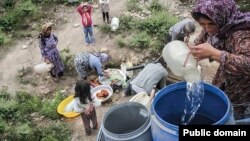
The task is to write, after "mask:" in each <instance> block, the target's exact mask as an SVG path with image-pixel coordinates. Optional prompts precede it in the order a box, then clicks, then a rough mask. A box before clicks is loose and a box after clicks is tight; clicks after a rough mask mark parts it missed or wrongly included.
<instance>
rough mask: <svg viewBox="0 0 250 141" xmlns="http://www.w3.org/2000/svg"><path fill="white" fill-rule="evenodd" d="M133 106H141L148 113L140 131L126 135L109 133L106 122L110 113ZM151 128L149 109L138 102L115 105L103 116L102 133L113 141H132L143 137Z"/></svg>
mask: <svg viewBox="0 0 250 141" xmlns="http://www.w3.org/2000/svg"><path fill="white" fill-rule="evenodd" d="M131 104H132V105H136V106H140V107H141V108H143V109H144V110H146V111H147V120H146V121H145V123H144V124H143V125H142V126H141V127H140V128H138V129H136V130H134V131H132V132H130V133H125V134H115V133H112V132H110V131H108V130H107V129H106V128H105V127H104V121H105V120H106V118H107V117H108V116H109V115H110V113H111V112H112V111H114V109H119V108H120V107H123V106H126V105H129V106H131ZM150 126H151V120H150V113H149V111H148V109H147V108H146V107H145V106H144V105H142V104H140V103H137V102H125V103H122V104H117V105H114V106H112V107H111V108H110V110H109V111H108V112H107V113H106V114H105V115H104V116H103V119H102V125H101V129H102V132H103V133H104V136H107V137H108V138H111V139H120V140H122V138H126V140H128V139H129V140H130V139H133V138H136V137H138V136H140V135H142V134H143V133H145V131H147V130H148V129H149V128H150Z"/></svg>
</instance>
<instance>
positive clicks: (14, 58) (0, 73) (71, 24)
mask: <svg viewBox="0 0 250 141" xmlns="http://www.w3.org/2000/svg"><path fill="white" fill-rule="evenodd" d="M161 1H163V2H164V4H165V5H169V2H168V3H167V0H161ZM110 7H111V12H110V15H111V17H114V16H119V15H121V14H122V13H123V12H125V11H126V0H112V1H111V2H110ZM176 7H177V6H176V5H174V4H172V5H171V10H173V12H174V10H176ZM75 8H76V7H68V6H59V7H58V9H57V10H56V16H58V17H60V18H63V19H64V20H65V21H67V22H66V23H65V24H60V25H54V27H53V31H52V32H53V33H54V34H55V35H57V36H58V38H59V44H58V48H59V50H62V49H64V48H69V49H70V52H71V53H72V54H79V53H80V52H83V51H93V50H99V49H100V48H102V47H106V48H108V49H109V51H110V53H111V55H112V58H113V59H116V60H121V59H123V57H124V53H125V52H126V55H127V56H128V57H129V58H135V60H136V61H138V60H141V59H142V58H143V57H144V55H145V54H143V53H141V54H136V53H135V52H133V51H131V50H129V49H127V48H118V47H117V46H116V44H115V42H114V41H115V37H109V36H106V35H103V34H102V33H101V32H100V31H99V30H98V29H97V28H94V35H95V38H96V45H95V46H85V45H84V37H83V31H82V26H81V21H80V16H79V15H78V13H77V12H76V9H75ZM185 12H187V10H186V11H182V12H181V13H185ZM93 22H94V24H96V25H100V24H104V23H103V22H102V15H101V13H100V9H98V8H95V11H94V13H93ZM194 36H196V35H194ZM41 62H42V58H41V54H40V50H39V47H38V40H37V38H36V37H35V36H34V37H32V38H29V39H23V40H20V41H17V42H16V44H15V45H14V46H13V47H12V50H10V51H9V52H8V54H6V56H5V57H4V58H3V59H2V60H0V66H1V69H0V87H8V90H10V91H12V92H15V91H16V90H20V89H24V90H26V91H28V92H30V93H34V94H40V95H45V96H46V95H48V94H50V91H51V90H53V89H56V88H61V89H63V90H65V91H66V92H67V93H69V94H70V93H72V92H73V87H74V84H75V81H76V78H73V77H66V78H65V79H63V80H60V81H59V82H57V83H55V82H54V81H53V80H51V78H50V76H49V75H47V76H34V78H33V79H34V80H35V81H38V82H37V84H38V85H37V86H33V85H31V84H27V85H22V84H20V83H19V81H18V80H17V79H16V78H17V72H18V70H20V69H22V68H27V67H33V66H34V65H35V64H39V63H41ZM200 64H201V66H202V68H206V69H203V71H202V75H203V79H204V80H205V81H206V82H211V80H212V76H213V75H214V72H215V71H216V69H217V67H218V64H216V63H214V64H213V63H212V64H210V63H209V62H208V61H207V60H205V61H202V62H201V63H200ZM48 97H49V96H48ZM130 98H131V97H122V94H121V93H120V94H114V96H113V98H112V101H110V102H108V103H106V104H104V105H102V106H101V107H97V108H96V110H97V116H98V122H99V124H100V125H101V119H102V116H103V115H104V113H105V112H106V111H107V110H108V109H109V107H110V106H112V105H113V104H118V103H122V102H125V101H128V100H129V99H130ZM62 120H65V121H67V122H69V123H71V125H72V129H73V135H72V141H80V140H84V141H95V139H96V135H97V131H95V132H93V134H92V135H91V136H86V135H85V132H84V128H83V123H82V121H81V118H80V117H77V118H74V119H62Z"/></svg>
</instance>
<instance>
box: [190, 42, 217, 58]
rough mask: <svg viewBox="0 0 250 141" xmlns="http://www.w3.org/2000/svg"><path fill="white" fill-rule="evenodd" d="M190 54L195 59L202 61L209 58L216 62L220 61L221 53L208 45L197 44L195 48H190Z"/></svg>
mask: <svg viewBox="0 0 250 141" xmlns="http://www.w3.org/2000/svg"><path fill="white" fill-rule="evenodd" d="M189 48H190V53H191V54H193V56H194V58H195V59H198V60H202V59H207V58H211V59H213V60H215V61H217V62H219V61H220V56H221V51H220V50H218V49H216V48H214V47H213V46H211V45H210V44H209V43H203V44H199V45H197V46H190V47H189Z"/></svg>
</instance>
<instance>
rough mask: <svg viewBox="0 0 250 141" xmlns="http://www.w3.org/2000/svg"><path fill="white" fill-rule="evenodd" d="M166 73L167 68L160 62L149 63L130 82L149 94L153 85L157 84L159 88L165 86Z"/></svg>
mask: <svg viewBox="0 0 250 141" xmlns="http://www.w3.org/2000/svg"><path fill="white" fill-rule="evenodd" d="M167 75H168V72H167V70H166V69H165V68H164V67H163V66H162V65H161V64H160V63H156V64H155V63H150V64H148V65H147V66H146V67H145V68H144V69H143V70H142V71H141V72H140V73H139V74H138V75H137V77H136V78H135V79H134V80H132V81H131V84H132V85H136V86H137V87H140V88H142V89H144V90H145V91H146V92H147V93H148V94H150V93H151V91H152V89H153V87H154V86H156V85H158V84H159V87H160V88H163V87H165V86H166V78H167Z"/></svg>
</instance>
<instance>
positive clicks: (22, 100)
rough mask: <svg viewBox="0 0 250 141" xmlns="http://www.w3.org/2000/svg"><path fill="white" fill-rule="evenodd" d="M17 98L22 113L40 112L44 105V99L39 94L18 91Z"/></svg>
mask: <svg viewBox="0 0 250 141" xmlns="http://www.w3.org/2000/svg"><path fill="white" fill-rule="evenodd" d="M16 100H17V102H18V105H19V109H18V110H19V111H20V112H21V113H22V114H30V113H33V112H38V111H39V109H40V107H41V106H42V103H41V102H42V101H41V100H40V99H39V98H38V97H37V96H32V95H31V94H29V93H27V92H25V91H18V92H16Z"/></svg>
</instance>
